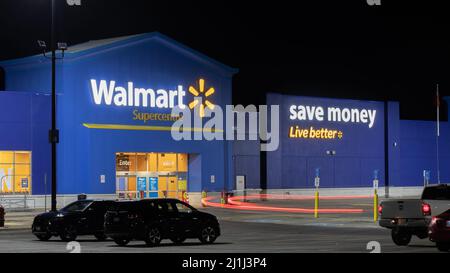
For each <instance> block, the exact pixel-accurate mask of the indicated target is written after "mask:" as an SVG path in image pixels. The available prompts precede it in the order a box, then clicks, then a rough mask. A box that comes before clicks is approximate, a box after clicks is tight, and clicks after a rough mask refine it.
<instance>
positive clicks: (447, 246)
mask: <svg viewBox="0 0 450 273" xmlns="http://www.w3.org/2000/svg"><path fill="white" fill-rule="evenodd" d="M436 247H437V249H439V251H442V252H449V251H450V243H436Z"/></svg>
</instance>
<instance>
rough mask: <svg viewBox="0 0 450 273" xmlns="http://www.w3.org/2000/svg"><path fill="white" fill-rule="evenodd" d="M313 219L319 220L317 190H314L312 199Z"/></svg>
mask: <svg viewBox="0 0 450 273" xmlns="http://www.w3.org/2000/svg"><path fill="white" fill-rule="evenodd" d="M314 218H319V190H318V189H317V190H316V194H315V198H314Z"/></svg>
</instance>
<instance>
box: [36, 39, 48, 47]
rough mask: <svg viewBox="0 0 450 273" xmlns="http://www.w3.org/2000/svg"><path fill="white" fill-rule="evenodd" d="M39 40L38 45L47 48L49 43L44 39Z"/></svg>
mask: <svg viewBox="0 0 450 273" xmlns="http://www.w3.org/2000/svg"><path fill="white" fill-rule="evenodd" d="M37 42H38V45H39V47H40V48H42V49H45V48H47V44H46V43H45V42H44V41H42V40H38V41H37Z"/></svg>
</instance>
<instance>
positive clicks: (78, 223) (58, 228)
mask: <svg viewBox="0 0 450 273" xmlns="http://www.w3.org/2000/svg"><path fill="white" fill-rule="evenodd" d="M114 203H115V201H95V200H80V201H76V202H73V203H71V204H69V205H67V206H66V207H64V208H63V209H61V210H59V211H57V212H47V213H43V214H40V215H38V216H36V217H35V218H34V221H33V225H32V227H31V229H32V232H33V234H34V235H35V236H36V237H37V238H38V239H39V240H41V241H47V240H49V239H50V238H51V237H52V236H60V237H61V240H63V241H66V242H69V241H74V240H76V238H77V236H78V235H94V236H95V237H96V238H97V239H98V240H105V239H106V236H105V234H104V232H103V223H104V219H105V213H106V211H107V210H108V208H110V207H111V206H113V205H114Z"/></svg>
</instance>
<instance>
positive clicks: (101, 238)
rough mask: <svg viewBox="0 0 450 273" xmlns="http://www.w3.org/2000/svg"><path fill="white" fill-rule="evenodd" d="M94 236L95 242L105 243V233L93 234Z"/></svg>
mask: <svg viewBox="0 0 450 273" xmlns="http://www.w3.org/2000/svg"><path fill="white" fill-rule="evenodd" d="M94 236H95V238H96V239H97V240H99V241H105V240H106V238H108V237H107V236H106V235H105V233H103V232H98V233H95V234H94Z"/></svg>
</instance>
